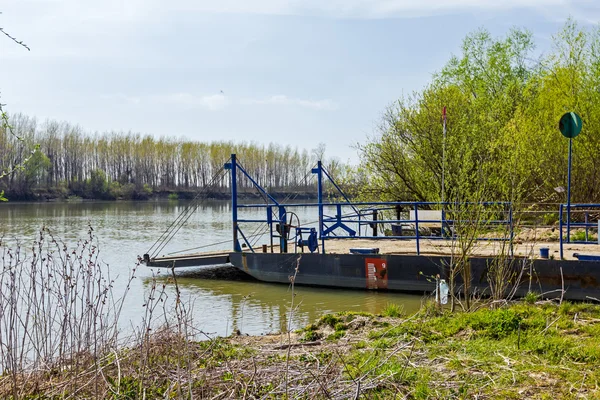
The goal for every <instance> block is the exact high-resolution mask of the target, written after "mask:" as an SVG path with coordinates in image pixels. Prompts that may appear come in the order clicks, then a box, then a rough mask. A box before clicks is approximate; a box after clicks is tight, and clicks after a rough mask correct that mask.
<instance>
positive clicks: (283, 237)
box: [279, 206, 287, 253]
mask: <svg viewBox="0 0 600 400" xmlns="http://www.w3.org/2000/svg"><path fill="white" fill-rule="evenodd" d="M279 231H280V232H279V233H280V236H279V251H280V252H281V253H287V216H286V212H285V207H283V206H279Z"/></svg>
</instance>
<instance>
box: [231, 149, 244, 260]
mask: <svg viewBox="0 0 600 400" xmlns="http://www.w3.org/2000/svg"><path fill="white" fill-rule="evenodd" d="M236 171H237V160H236V156H235V154H232V155H231V219H232V225H233V251H237V252H241V251H242V247H241V246H240V241H239V240H238V203H237V173H236Z"/></svg>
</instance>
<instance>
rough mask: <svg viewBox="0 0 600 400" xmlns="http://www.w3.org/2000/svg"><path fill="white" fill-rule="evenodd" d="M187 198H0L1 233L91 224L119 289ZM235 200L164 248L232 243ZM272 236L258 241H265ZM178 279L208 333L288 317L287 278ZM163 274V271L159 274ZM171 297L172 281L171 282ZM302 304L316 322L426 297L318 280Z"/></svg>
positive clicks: (140, 311) (136, 315) (133, 314)
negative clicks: (340, 313)
mask: <svg viewBox="0 0 600 400" xmlns="http://www.w3.org/2000/svg"><path fill="white" fill-rule="evenodd" d="M188 205H189V202H177V201H156V202H153V201H150V202H78V203H11V202H9V203H3V204H0V238H2V239H3V242H8V243H13V244H14V243H15V242H16V241H17V240H18V241H20V242H21V243H23V244H24V245H25V246H24V247H30V244H31V243H33V241H34V240H35V238H36V236H37V235H38V232H39V229H40V228H41V227H42V226H47V227H48V228H49V229H50V231H51V232H52V233H53V234H54V235H56V236H57V237H59V238H61V239H63V240H64V241H65V242H66V243H69V244H71V245H74V244H75V242H76V241H77V240H78V239H82V238H87V236H88V229H89V227H88V226H89V225H91V226H92V227H93V229H94V231H93V233H94V235H95V237H96V239H97V241H98V244H99V249H100V259H101V260H102V261H103V262H104V263H105V266H106V268H107V269H108V270H109V271H110V274H111V277H112V278H113V279H115V284H114V294H115V296H121V295H122V294H124V293H125V292H126V287H127V283H128V279H127V277H128V276H129V275H130V273H131V270H132V268H134V267H135V265H136V261H137V256H138V255H142V254H144V253H145V252H147V250H148V249H149V248H150V247H151V246H152V244H153V243H154V242H155V241H156V240H157V238H158V237H159V236H160V235H161V234H162V233H163V232H164V230H165V229H166V228H167V227H168V226H169V225H170V224H171V223H172V222H173V221H174V220H175V219H176V218H177V216H178V215H179V214H180V213H181V212H182V211H183V210H184V209H185V208H186V207H187V206H188ZM294 211H295V212H297V213H298V215H299V217H300V219H301V221H302V222H308V221H314V220H316V218H317V209H316V208H308V207H303V208H300V209H296V210H294ZM264 212H265V210H260V209H255V208H248V209H244V210H242V211H241V215H240V218H247V219H258V218H264V217H265V216H264ZM230 220H231V215H230V205H229V203H228V202H223V201H210V202H206V203H205V204H203V205H202V206H201V207H199V208H198V210H197V211H196V212H195V213H194V214H192V216H191V217H190V219H189V220H188V222H187V224H186V225H184V226H183V227H182V228H181V230H180V231H179V233H178V234H177V236H176V237H175V239H174V240H173V241H172V242H171V243H169V244H168V245H167V246H166V247H165V248H164V250H163V251H162V252H161V254H167V253H171V252H175V251H180V250H183V249H194V248H198V247H201V246H206V245H209V244H212V243H215V242H223V244H221V245H218V246H215V247H213V248H207V249H206V250H218V249H222V250H228V249H229V248H230V247H231V246H230V242H229V241H230V238H231V225H230ZM246 229H247V232H248V233H251V232H254V231H257V232H258V233H262V232H264V231H265V230H266V226H264V225H261V224H246ZM262 243H266V237H263V238H262V239H260V238H259V239H258V240H257V244H258V245H260V244H262ZM152 272H153V271H152V269H150V268H146V267H140V268H139V269H138V271H137V272H136V275H137V276H138V279H135V280H134V281H133V282H132V284H131V287H130V289H129V293H128V294H127V299H126V302H125V307H124V309H123V310H124V311H123V315H122V317H123V321H122V323H123V328H124V329H130V327H131V326H132V325H133V326H135V325H136V324H137V323H139V321H140V320H141V318H142V317H143V315H144V308H143V304H144V297H145V296H146V295H147V294H148V291H149V287H148V281H149V279H151V276H152ZM178 274H179V275H180V276H179V278H178V282H179V285H180V288H181V291H182V295H183V296H184V299H186V301H189V302H191V303H192V304H193V306H194V308H193V317H194V320H195V321H196V323H197V324H198V326H199V327H200V328H201V329H203V330H204V331H206V332H213V333H216V334H219V335H225V334H230V333H231V332H232V331H234V330H236V329H239V330H240V331H242V332H244V333H249V334H261V333H267V332H277V331H280V330H281V329H282V328H284V327H285V326H286V325H287V323H288V318H289V306H290V304H291V291H290V290H289V288H288V287H287V286H286V285H277V284H266V283H260V282H256V281H254V282H231V281H222V280H221V281H219V280H204V279H198V278H193V277H190V273H183V274H181V273H178ZM161 275H164V272H163V273H162V274H161ZM167 290H169V296H170V299H173V298H174V289H173V287H172V284H168V285H167ZM295 293H296V297H295V300H294V302H295V304H296V305H298V308H297V310H296V311H295V313H294V318H293V320H292V321H291V322H292V327H293V328H299V327H302V326H305V325H307V324H308V323H311V322H313V321H314V320H316V319H317V318H319V317H320V316H321V315H323V314H324V313H327V312H335V311H342V310H355V311H367V312H374V313H377V312H379V311H380V310H381V309H382V308H383V307H385V305H386V304H387V303H389V302H393V303H397V304H402V305H404V307H405V309H406V310H407V311H412V310H414V309H416V308H417V307H418V305H419V304H420V298H419V296H407V295H402V294H395V293H376V292H365V291H348V290H336V289H323V288H312V287H296V289H295Z"/></svg>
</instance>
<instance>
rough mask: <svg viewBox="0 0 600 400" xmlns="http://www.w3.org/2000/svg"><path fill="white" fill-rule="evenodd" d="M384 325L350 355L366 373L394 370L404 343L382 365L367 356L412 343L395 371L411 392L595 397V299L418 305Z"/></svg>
mask: <svg viewBox="0 0 600 400" xmlns="http://www.w3.org/2000/svg"><path fill="white" fill-rule="evenodd" d="M530 297H531V298H532V299H537V296H536V295H531V296H530ZM576 315H577V317H575V316H576ZM392 325H393V327H392V328H382V329H374V330H371V331H370V332H368V335H367V336H368V338H369V340H367V341H366V342H359V343H358V344H359V345H356V346H355V347H354V350H353V352H354V354H360V356H356V355H355V356H354V357H353V358H352V359H351V360H352V361H353V363H354V364H359V365H362V367H361V368H363V369H364V368H367V369H369V368H372V367H373V368H374V370H373V374H383V375H386V374H387V375H389V376H397V370H398V365H397V364H398V362H399V360H400V359H402V358H403V357H404V358H405V359H407V358H408V357H409V355H410V354H411V353H410V351H409V350H408V348H410V346H409V347H407V348H406V349H404V348H403V349H402V350H401V351H400V352H398V353H397V355H399V356H400V357H399V359H394V357H392V358H391V359H390V361H389V362H388V363H386V364H385V365H384V366H377V363H376V362H375V361H374V360H370V358H369V357H370V356H371V355H372V354H375V355H376V357H375V358H377V359H380V360H381V358H382V357H385V355H386V354H389V353H390V352H392V351H394V349H398V347H399V346H406V345H407V344H410V343H414V346H415V351H414V352H413V353H412V357H413V359H412V360H411V362H410V363H405V364H406V370H407V372H406V373H405V375H404V376H403V378H402V380H403V383H404V384H405V385H408V386H409V390H410V391H411V393H412V394H411V398H423V399H434V398H474V397H477V396H478V397H484V398H494V399H502V398H515V399H521V398H544V396H550V397H547V398H577V395H576V393H580V397H586V398H600V390H599V389H598V386H597V384H598V382H600V371H598V369H597V368H596V366H597V365H598V364H599V363H600V346H598V343H600V307H599V306H596V305H591V304H583V303H578V304H577V303H576V304H573V303H569V302H565V303H563V304H562V305H560V306H558V305H554V304H543V305H539V304H538V305H536V304H532V303H531V302H527V301H525V302H521V303H517V304H515V305H512V306H511V307H507V308H498V309H488V308H483V309H480V310H478V311H475V312H472V313H454V314H451V313H448V312H447V313H444V314H442V315H438V316H435V315H433V316H432V315H429V314H428V313H426V312H425V311H421V312H420V313H419V314H418V315H417V316H416V317H414V318H410V319H408V320H405V321H399V322H398V323H396V324H394V323H392ZM415 354H417V355H416V356H415ZM395 355H396V354H395ZM373 363H375V364H373ZM411 379H412V380H411Z"/></svg>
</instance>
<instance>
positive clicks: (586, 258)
mask: <svg viewBox="0 0 600 400" xmlns="http://www.w3.org/2000/svg"><path fill="white" fill-rule="evenodd" d="M573 257H575V258H576V259H578V260H579V261H600V256H595V255H588V254H579V253H573Z"/></svg>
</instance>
